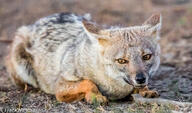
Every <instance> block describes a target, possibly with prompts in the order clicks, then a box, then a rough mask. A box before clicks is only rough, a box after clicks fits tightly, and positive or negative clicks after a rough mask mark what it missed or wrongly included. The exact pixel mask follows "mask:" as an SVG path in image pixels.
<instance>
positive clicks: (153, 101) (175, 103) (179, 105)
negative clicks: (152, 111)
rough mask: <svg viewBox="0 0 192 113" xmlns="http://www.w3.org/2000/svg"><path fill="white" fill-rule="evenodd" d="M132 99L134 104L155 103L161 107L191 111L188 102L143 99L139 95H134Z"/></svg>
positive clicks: (190, 105) (190, 104)
mask: <svg viewBox="0 0 192 113" xmlns="http://www.w3.org/2000/svg"><path fill="white" fill-rule="evenodd" d="M133 98H134V100H135V102H136V103H157V104H163V105H173V106H178V107H182V108H191V110H192V103H189V102H178V101H173V100H168V99H162V98H153V99H152V98H143V97H142V96H140V95H139V94H134V95H133Z"/></svg>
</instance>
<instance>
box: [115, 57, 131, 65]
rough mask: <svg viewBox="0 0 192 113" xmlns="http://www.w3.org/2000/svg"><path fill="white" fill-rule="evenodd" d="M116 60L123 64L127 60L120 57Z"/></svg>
mask: <svg viewBox="0 0 192 113" xmlns="http://www.w3.org/2000/svg"><path fill="white" fill-rule="evenodd" d="M116 61H117V62H118V63H119V64H125V63H128V61H127V60H125V59H122V58H119V59H117V60H116Z"/></svg>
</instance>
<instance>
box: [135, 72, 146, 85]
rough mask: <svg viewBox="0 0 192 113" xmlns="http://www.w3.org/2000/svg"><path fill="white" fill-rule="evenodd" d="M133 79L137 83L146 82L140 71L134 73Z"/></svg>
mask: <svg viewBox="0 0 192 113" xmlns="http://www.w3.org/2000/svg"><path fill="white" fill-rule="evenodd" d="M135 81H136V83H137V84H144V83H145V82H146V77H145V75H144V74H143V73H142V72H141V73H138V74H136V77H135Z"/></svg>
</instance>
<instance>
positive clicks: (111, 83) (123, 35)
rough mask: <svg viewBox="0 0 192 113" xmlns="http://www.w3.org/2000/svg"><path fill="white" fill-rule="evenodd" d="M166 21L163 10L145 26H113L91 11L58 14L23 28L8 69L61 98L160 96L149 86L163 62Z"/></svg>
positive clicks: (16, 77) (103, 99) (16, 78)
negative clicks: (102, 22) (106, 25)
mask: <svg viewBox="0 0 192 113" xmlns="http://www.w3.org/2000/svg"><path fill="white" fill-rule="evenodd" d="M161 25H162V17H161V14H160V13H155V14H153V15H152V16H151V17H149V18H148V19H147V20H146V21H145V22H144V23H143V24H141V25H136V26H129V27H112V28H103V27H101V26H99V25H97V24H96V23H94V22H92V21H91V17H90V15H87V14H85V15H77V14H74V13H56V14H52V15H50V16H47V17H43V18H41V19H39V20H38V21H36V22H35V23H33V24H31V25H24V26H21V27H20V28H18V30H17V31H16V33H15V36H14V39H13V42H12V44H11V46H10V51H9V53H8V55H7V56H6V61H5V62H6V68H7V71H8V73H9V75H10V78H11V80H12V81H13V83H14V84H16V85H17V86H21V87H23V86H25V85H26V84H28V85H31V86H32V87H34V88H39V89H41V90H42V91H44V92H45V93H47V94H51V95H55V97H56V99H57V100H58V101H60V102H66V103H71V102H76V101H80V100H85V101H86V102H87V103H90V104H93V101H94V100H96V101H97V102H99V103H107V102H108V101H109V100H118V99H123V98H125V97H131V95H132V94H135V93H138V94H140V95H141V96H143V97H146V98H154V97H159V94H158V92H157V91H154V90H150V89H149V88H148V86H147V85H148V80H149V78H150V77H151V76H153V75H154V74H155V72H156V71H157V70H158V67H159V65H160V45H159V43H158V40H159V39H160V30H161Z"/></svg>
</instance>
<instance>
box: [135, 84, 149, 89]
mask: <svg viewBox="0 0 192 113" xmlns="http://www.w3.org/2000/svg"><path fill="white" fill-rule="evenodd" d="M145 86H146V84H140V85H134V87H135V88H144V87H145Z"/></svg>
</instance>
